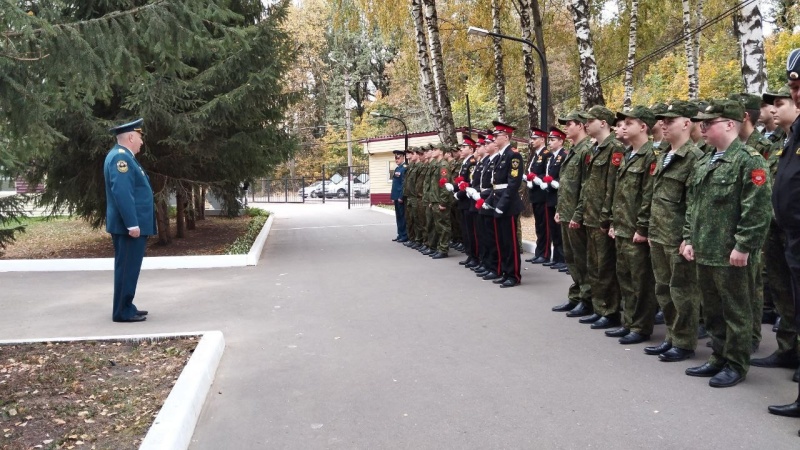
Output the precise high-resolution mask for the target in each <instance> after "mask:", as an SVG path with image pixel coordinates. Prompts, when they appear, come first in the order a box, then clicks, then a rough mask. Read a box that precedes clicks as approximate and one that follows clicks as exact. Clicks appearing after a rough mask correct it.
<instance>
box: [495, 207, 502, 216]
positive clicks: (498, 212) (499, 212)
mask: <svg viewBox="0 0 800 450" xmlns="http://www.w3.org/2000/svg"><path fill="white" fill-rule="evenodd" d="M494 210H495V212H497V214H500V215H502V214H503V211H500V210H499V209H497V208H495V209H494Z"/></svg>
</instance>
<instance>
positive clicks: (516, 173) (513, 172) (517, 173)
mask: <svg viewBox="0 0 800 450" xmlns="http://www.w3.org/2000/svg"><path fill="white" fill-rule="evenodd" d="M517 175H519V170H517V169H511V176H512V177H514V178H516V177H517Z"/></svg>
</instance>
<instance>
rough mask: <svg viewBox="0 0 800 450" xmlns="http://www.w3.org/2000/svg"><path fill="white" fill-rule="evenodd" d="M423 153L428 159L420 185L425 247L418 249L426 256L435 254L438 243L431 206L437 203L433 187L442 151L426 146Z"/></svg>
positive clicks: (436, 180) (436, 179)
mask: <svg viewBox="0 0 800 450" xmlns="http://www.w3.org/2000/svg"><path fill="white" fill-rule="evenodd" d="M425 153H426V154H427V157H428V167H427V170H426V171H425V181H424V182H423V185H422V203H423V204H424V206H425V230H426V236H427V239H426V241H425V247H423V248H422V249H420V253H422V254H423V255H425V256H428V255H434V254H436V247H437V245H438V243H439V241H438V236H437V234H436V219H435V217H434V214H433V204H434V203H435V202H436V201H437V200H436V198H435V193H434V190H433V189H434V188H433V186H435V185H436V183H438V180H439V179H438V178H437V177H436V176H437V174H438V166H439V161H440V160H441V157H442V151H441V150H440V149H439V148H437V147H435V146H433V145H430V144H428V150H427V151H426V152H425ZM434 178H435V179H434Z"/></svg>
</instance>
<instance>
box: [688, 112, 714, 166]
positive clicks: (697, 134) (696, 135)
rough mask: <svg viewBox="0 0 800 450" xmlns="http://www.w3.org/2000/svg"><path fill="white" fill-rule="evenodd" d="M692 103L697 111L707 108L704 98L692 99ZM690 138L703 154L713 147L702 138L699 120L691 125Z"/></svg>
mask: <svg viewBox="0 0 800 450" xmlns="http://www.w3.org/2000/svg"><path fill="white" fill-rule="evenodd" d="M692 103H693V104H694V106H695V107H697V110H698V111H705V109H706V108H708V102H707V101H705V100H694V101H693V102H692ZM691 138H692V142H693V143H694V146H695V147H697V148H698V149H700V151H701V152H703V153H704V154H705V153H709V152H711V151H713V150H714V147H712V146H711V145H708V144H706V141H705V140H704V139H703V132H702V131H701V130H700V123H699V122H695V123H694V125H693V126H692V133H691Z"/></svg>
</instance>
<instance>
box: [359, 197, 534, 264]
mask: <svg viewBox="0 0 800 450" xmlns="http://www.w3.org/2000/svg"><path fill="white" fill-rule="evenodd" d="M369 209H370V210H372V211H375V212H379V213H382V214H389V215H390V216H393V215H394V211H393V210H391V209H386V208H381V207H380V206H370V207H369ZM535 249H536V242H532V241H527V240H525V239H523V240H522V250H524V251H526V252H528V253H533V251H534V250H535Z"/></svg>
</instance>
